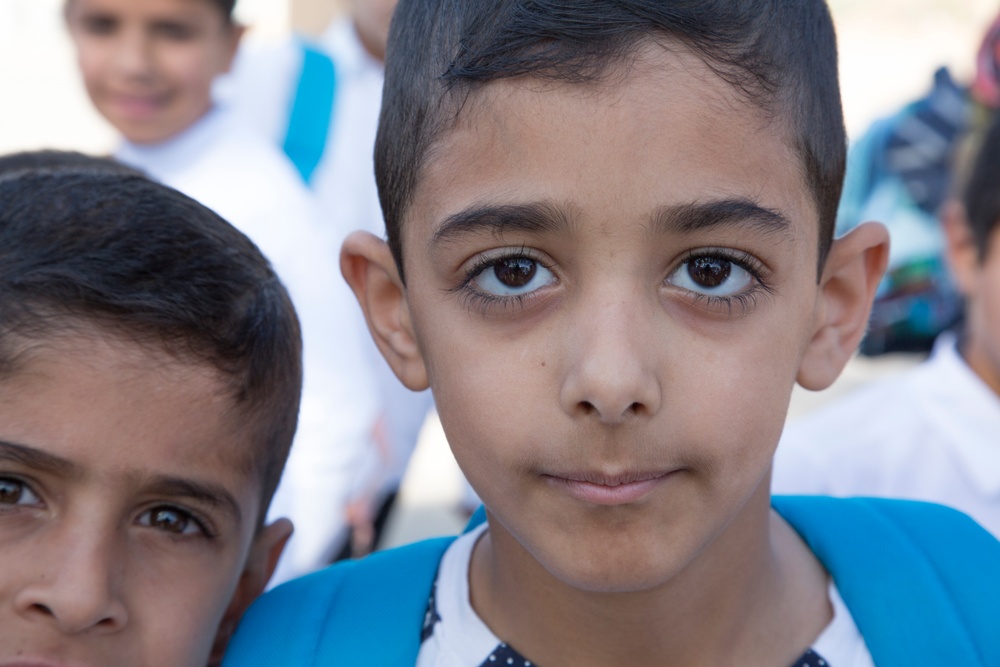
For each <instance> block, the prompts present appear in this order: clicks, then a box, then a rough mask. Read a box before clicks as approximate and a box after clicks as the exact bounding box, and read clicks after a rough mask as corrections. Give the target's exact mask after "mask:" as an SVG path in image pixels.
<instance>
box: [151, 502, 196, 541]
mask: <svg viewBox="0 0 1000 667" xmlns="http://www.w3.org/2000/svg"><path fill="white" fill-rule="evenodd" d="M148 516H149V519H148V521H147V525H148V526H149V527H151V528H156V529H157V530H163V531H166V532H168V533H175V534H177V535H183V534H184V533H187V532H190V529H191V528H192V527H193V526H194V520H193V519H192V518H191V515H190V514H188V513H187V512H183V511H181V510H178V509H174V508H173V507H157V508H155V509H152V510H150V511H149V512H148Z"/></svg>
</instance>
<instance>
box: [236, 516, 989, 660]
mask: <svg viewBox="0 0 1000 667" xmlns="http://www.w3.org/2000/svg"><path fill="white" fill-rule="evenodd" d="M773 504H774V507H775V509H776V510H777V511H778V512H779V513H780V514H781V515H782V516H783V517H784V518H785V519H786V520H787V521H788V522H789V523H790V524H791V525H792V526H793V527H794V528H795V530H797V531H798V532H799V534H800V535H801V536H802V538H803V539H804V540H805V541H806V543H807V544H808V545H809V547H810V548H811V549H812V550H813V552H814V553H815V554H816V556H817V558H819V560H820V561H821V562H822V563H823V564H824V566H825V567H826V568H827V570H828V571H829V572H830V574H831V575H832V576H833V579H834V581H835V582H836V584H837V588H838V590H839V591H840V594H841V596H842V597H843V599H844V602H845V603H846V604H847V606H848V608H849V609H850V610H851V614H852V616H853V617H854V620H855V622H856V623H857V625H858V628H859V630H860V631H861V634H862V635H863V636H864V638H865V642H866V644H867V645H868V648H869V650H870V651H871V653H872V656H873V657H874V659H875V664H877V665H878V667H941V666H942V665H948V666H951V665H962V667H1000V631H998V630H1000V543H998V542H997V541H996V540H995V539H994V538H993V537H992V536H991V535H989V533H987V532H986V531H985V530H983V529H982V528H980V527H979V526H978V525H976V524H975V522H973V521H972V520H971V519H969V518H968V517H966V516H965V515H963V514H960V513H959V512H956V511H954V510H950V509H947V508H944V507H940V506H938V505H932V504H929V503H917V502H911V501H894V500H883V499H873V498H853V499H847V500H844V499H833V498H822V497H791V496H790V497H776V498H774V499H773ZM481 520H482V513H477V515H476V517H474V518H473V520H472V521H471V522H470V527H471V526H472V525H475V524H476V523H478V522H479V521H481ZM451 542H452V539H451V538H439V539H436V540H428V541H426V542H420V543H417V544H413V545H409V546H406V547H401V548H399V549H394V550H392V551H387V552H381V553H378V554H375V555H373V556H369V557H368V558H365V559H363V560H361V561H351V562H347V563H342V564H339V565H335V566H333V567H330V568H327V569H326V570H323V571H321V572H317V573H316V574H313V575H310V576H308V577H303V578H302V579H298V580H296V581H293V582H290V583H287V584H285V585H283V586H279V587H278V588H276V589H275V590H273V591H271V592H270V593H268V594H267V595H265V596H263V597H262V598H261V599H260V600H258V601H257V602H256V603H254V605H253V606H252V607H251V608H250V611H249V612H247V615H246V616H245V617H244V619H243V621H242V622H241V624H240V628H239V631H238V632H237V634H236V637H235V638H234V640H233V642H232V644H231V645H230V650H229V652H228V653H227V654H226V659H225V661H224V663H223V667H265V666H268V667H270V666H271V665H288V666H289V667H327V666H337V667H340V666H346V667H354V666H358V667H366V666H370V665H378V666H379V667H397V666H398V667H412V666H413V665H414V664H415V663H416V659H417V654H418V653H419V651H420V630H421V627H422V624H423V617H424V613H425V611H426V607H427V601H428V599H429V597H430V592H431V588H432V586H433V583H434V578H435V576H436V574H437V569H438V565H439V563H440V560H441V556H442V555H443V554H444V551H445V550H446V549H447V548H448V545H449V544H451Z"/></svg>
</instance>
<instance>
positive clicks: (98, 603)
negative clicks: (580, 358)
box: [14, 530, 128, 635]
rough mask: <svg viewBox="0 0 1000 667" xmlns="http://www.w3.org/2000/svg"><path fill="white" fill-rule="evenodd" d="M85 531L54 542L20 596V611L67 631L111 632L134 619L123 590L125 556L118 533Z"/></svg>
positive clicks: (17, 604)
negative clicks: (130, 617) (114, 535)
mask: <svg viewBox="0 0 1000 667" xmlns="http://www.w3.org/2000/svg"><path fill="white" fill-rule="evenodd" d="M84 532H85V531H82V530H77V531H74V533H75V534H71V535H67V536H66V537H65V538H64V539H60V540H58V541H56V542H54V543H50V545H49V548H47V549H46V553H45V555H44V556H43V557H41V558H40V559H39V563H37V564H36V565H35V566H34V567H33V568H32V570H31V571H32V573H33V576H31V577H29V580H28V581H27V582H26V583H25V585H24V587H23V588H22V589H21V590H20V591H19V592H18V593H17V595H16V596H15V600H14V602H15V607H16V611H17V613H19V614H20V615H22V616H24V617H27V618H29V619H31V620H33V621H36V622H43V623H51V624H54V625H55V626H56V627H57V628H58V629H59V630H60V631H61V632H62V633H64V634H66V635H78V634H81V633H87V632H97V633H101V634H111V633H114V632H117V631H119V630H121V629H122V628H124V627H125V625H126V624H127V622H128V612H127V610H126V607H125V603H124V600H123V599H122V597H121V596H120V594H119V592H120V589H121V585H120V584H121V582H120V579H121V577H120V570H121V565H120V563H121V559H120V558H119V557H118V554H116V548H115V546H114V545H113V538H112V537H102V536H100V535H93V534H89V535H87V534H81V533H84Z"/></svg>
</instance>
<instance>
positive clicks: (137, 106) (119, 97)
mask: <svg viewBox="0 0 1000 667" xmlns="http://www.w3.org/2000/svg"><path fill="white" fill-rule="evenodd" d="M108 100H109V101H110V102H111V103H112V104H113V105H115V106H116V107H118V108H119V109H121V110H124V111H127V112H129V113H133V114H139V115H143V114H148V113H153V112H155V111H157V110H159V109H160V108H162V107H163V106H164V104H165V103H166V100H167V96H166V95H163V94H159V95H128V94H120V93H110V94H108Z"/></svg>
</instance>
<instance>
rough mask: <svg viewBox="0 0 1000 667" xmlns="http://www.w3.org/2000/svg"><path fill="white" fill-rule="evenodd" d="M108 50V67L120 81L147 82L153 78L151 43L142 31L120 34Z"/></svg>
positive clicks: (153, 66)
mask: <svg viewBox="0 0 1000 667" xmlns="http://www.w3.org/2000/svg"><path fill="white" fill-rule="evenodd" d="M108 51H109V53H108V63H109V69H110V70H111V73H112V75H113V76H115V77H119V78H120V80H121V81H122V82H149V81H151V80H152V79H153V78H154V73H155V71H156V67H155V61H154V56H155V54H154V49H153V44H152V42H151V40H150V39H149V38H148V37H147V36H146V35H145V34H144V33H143V32H142V31H139V30H133V31H129V32H128V33H124V34H122V35H121V36H120V37H119V38H118V39H116V40H114V41H113V43H112V44H111V46H110V48H109V49H108Z"/></svg>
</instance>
